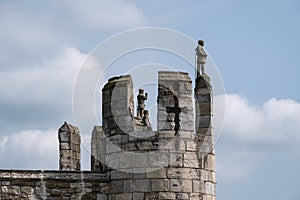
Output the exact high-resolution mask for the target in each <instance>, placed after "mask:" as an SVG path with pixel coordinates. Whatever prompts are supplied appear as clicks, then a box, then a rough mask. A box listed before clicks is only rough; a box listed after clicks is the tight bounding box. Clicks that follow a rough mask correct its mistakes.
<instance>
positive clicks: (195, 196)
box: [190, 193, 203, 200]
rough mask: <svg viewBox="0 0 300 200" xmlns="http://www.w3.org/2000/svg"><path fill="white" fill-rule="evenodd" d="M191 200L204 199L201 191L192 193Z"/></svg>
mask: <svg viewBox="0 0 300 200" xmlns="http://www.w3.org/2000/svg"><path fill="white" fill-rule="evenodd" d="M190 200H203V199H202V198H200V194H199V193H191V194H190Z"/></svg>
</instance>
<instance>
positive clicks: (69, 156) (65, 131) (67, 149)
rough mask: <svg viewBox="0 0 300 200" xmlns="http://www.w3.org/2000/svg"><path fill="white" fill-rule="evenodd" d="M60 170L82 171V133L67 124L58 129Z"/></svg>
mask: <svg viewBox="0 0 300 200" xmlns="http://www.w3.org/2000/svg"><path fill="white" fill-rule="evenodd" d="M58 139H59V170H62V171H76V170H80V133H79V129H78V128H77V127H76V126H73V125H71V124H68V123H67V122H65V123H64V124H63V125H62V126H61V127H60V128H59V129H58Z"/></svg>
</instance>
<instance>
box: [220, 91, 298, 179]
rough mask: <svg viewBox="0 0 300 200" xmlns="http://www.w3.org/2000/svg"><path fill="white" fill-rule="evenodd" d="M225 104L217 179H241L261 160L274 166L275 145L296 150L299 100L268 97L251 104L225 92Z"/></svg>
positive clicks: (254, 169) (251, 172)
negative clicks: (271, 154) (260, 101)
mask: <svg viewBox="0 0 300 200" xmlns="http://www.w3.org/2000/svg"><path fill="white" fill-rule="evenodd" d="M225 106H226V107H225V108H226V110H225V112H226V115H225V116H226V118H225V123H224V129H223V134H222V135H221V137H220V141H219V142H218V143H217V146H216V149H217V150H216V154H217V155H216V159H217V171H218V179H219V181H220V182H226V183H228V182H242V181H244V180H246V179H248V178H250V177H251V176H252V175H255V173H256V172H257V170H258V168H259V167H260V166H262V165H263V163H264V162H268V161H269V162H275V163H276V164H275V165H277V162H278V160H277V159H276V160H273V159H272V158H270V152H272V153H273V152H274V150H277V151H280V150H278V148H279V147H282V146H283V147H284V148H285V149H286V147H291V148H293V149H299V144H300V135H299V133H300V124H299V121H300V103H299V102H296V101H293V100H290V99H280V100H279V99H275V98H272V99H270V100H268V101H266V102H265V103H263V104H262V106H253V105H251V104H250V103H249V101H248V100H247V98H245V97H242V96H239V95H237V94H226V104H225ZM291 145H293V146H291ZM287 151H288V150H287Z"/></svg>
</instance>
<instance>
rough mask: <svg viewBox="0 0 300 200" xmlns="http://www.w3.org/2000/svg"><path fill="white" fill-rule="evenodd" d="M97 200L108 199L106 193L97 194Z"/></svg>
mask: <svg viewBox="0 0 300 200" xmlns="http://www.w3.org/2000/svg"><path fill="white" fill-rule="evenodd" d="M97 200H107V195H106V194H97Z"/></svg>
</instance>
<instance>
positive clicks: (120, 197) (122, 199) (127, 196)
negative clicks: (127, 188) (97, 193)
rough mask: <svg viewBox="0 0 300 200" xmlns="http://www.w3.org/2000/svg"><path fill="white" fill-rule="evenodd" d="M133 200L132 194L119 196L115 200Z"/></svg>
mask: <svg viewBox="0 0 300 200" xmlns="http://www.w3.org/2000/svg"><path fill="white" fill-rule="evenodd" d="M128 199H132V194H131V193H127V194H117V195H116V197H115V200H128Z"/></svg>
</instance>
